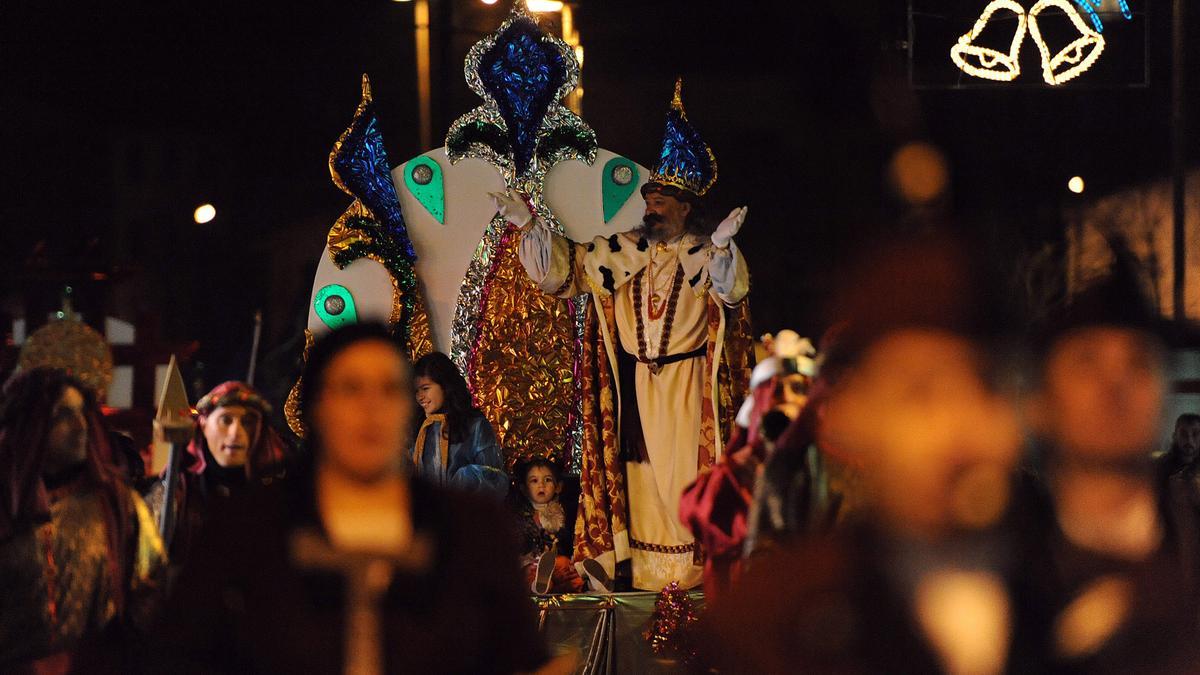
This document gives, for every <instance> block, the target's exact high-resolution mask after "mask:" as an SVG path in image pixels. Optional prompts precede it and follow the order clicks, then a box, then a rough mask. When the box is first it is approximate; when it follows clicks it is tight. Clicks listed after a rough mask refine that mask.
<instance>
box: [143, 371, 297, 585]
mask: <svg viewBox="0 0 1200 675" xmlns="http://www.w3.org/2000/svg"><path fill="white" fill-rule="evenodd" d="M270 415H271V404H270V403H268V402H267V401H266V399H264V398H263V397H262V395H261V394H259V393H258V391H256V390H255V389H254V388H253V387H251V386H249V385H247V384H244V383H242V382H233V381H231V382H225V383H222V384H219V385H217V386H216V387H214V388H213V390H212V391H210V392H208V393H207V394H205V395H204V396H203V397H202V398H201V399H200V401H199V402H197V403H196V422H195V427H194V431H193V435H192V440H191V442H190V443H189V444H188V446H187V453H186V454H185V455H184V457H183V460H184V462H183V466H182V467H181V468H180V470H179V472H178V473H177V474H176V477H175V480H176V481H178V483H177V486H178V490H177V491H176V492H175V512H174V513H175V517H174V519H173V520H174V522H173V525H174V526H173V527H172V528H171V531H170V532H168V534H167V537H166V539H167V541H168V542H169V546H170V554H171V565H172V566H173V567H178V566H181V565H183V563H184V562H185V561H186V560H187V556H188V551H189V550H190V548H191V545H192V542H193V541H194V540H195V538H196V536H197V535H198V534H199V532H200V528H201V526H202V525H203V524H204V520H205V518H206V517H207V515H208V513H209V511H210V510H211V509H212V507H213V505H214V504H215V503H216V502H218V501H223V500H227V499H229V498H230V497H231V496H232V495H233V494H234V493H236V492H239V491H241V490H243V489H245V487H246V486H247V485H249V484H253V483H270V482H271V481H274V480H277V479H279V478H282V477H283V475H284V472H285V469H284V465H285V457H286V456H287V454H288V448H287V446H286V445H285V444H284V441H283V439H282V438H280V436H279V434H277V433H276V432H275V430H274V429H272V428H271V426H270V424H269V423H268V422H267V420H268V418H270ZM166 482H167V474H166V471H165V470H164V471H163V474H162V475H161V476H159V478H158V480H157V481H155V482H154V484H153V485H152V486H151V488H150V490H149V491H148V492H147V494H146V502H147V504H149V505H150V509H151V511H152V512H153V513H154V516H155V522H158V517H159V515H160V513H161V511H162V508H163V499H164V495H165V493H166Z"/></svg>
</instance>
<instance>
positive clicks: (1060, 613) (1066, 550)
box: [1028, 240, 1200, 673]
mask: <svg viewBox="0 0 1200 675" xmlns="http://www.w3.org/2000/svg"><path fill="white" fill-rule="evenodd" d="M1110 244H1111V246H1112V249H1113V254H1114V262H1113V266H1112V269H1111V270H1110V271H1109V273H1108V274H1107V275H1105V276H1103V277H1100V278H1098V279H1096V280H1094V281H1093V282H1092V283H1091V284H1089V285H1088V286H1086V287H1085V288H1084V289H1082V290H1081V291H1080V292H1079V293H1077V294H1076V295H1075V296H1074V297H1073V298H1071V299H1070V301H1069V302H1068V303H1067V305H1066V306H1065V307H1063V308H1062V309H1061V311H1058V312H1056V313H1055V314H1054V316H1053V318H1052V319H1051V320H1050V321H1048V322H1047V323H1046V324H1045V325H1043V326H1042V327H1041V328H1040V330H1039V331H1038V333H1037V335H1036V340H1035V344H1036V347H1037V357H1038V358H1037V366H1038V367H1037V376H1036V378H1035V381H1034V387H1033V391H1031V392H1030V395H1029V402H1028V409H1029V418H1030V421H1031V425H1032V427H1033V431H1034V433H1035V434H1036V436H1037V438H1038V440H1039V442H1040V444H1041V448H1042V454H1043V458H1042V462H1041V464H1042V467H1041V470H1040V472H1039V473H1040V475H1041V478H1042V480H1043V483H1044V488H1045V491H1046V493H1047V494H1048V496H1049V501H1050V510H1051V515H1050V518H1051V523H1050V526H1049V527H1048V528H1046V533H1045V537H1046V540H1047V541H1046V549H1045V558H1044V559H1041V560H1035V561H1034V562H1033V564H1032V565H1031V572H1036V574H1033V573H1031V575H1030V578H1031V579H1034V580H1037V581H1038V582H1039V583H1041V584H1043V585H1044V589H1043V591H1042V592H1041V593H1040V595H1041V596H1042V597H1044V598H1046V601H1047V603H1048V606H1049V609H1050V613H1051V615H1052V616H1053V625H1052V628H1051V631H1050V635H1051V637H1052V640H1053V647H1054V659H1055V663H1056V664H1058V665H1060V666H1061V667H1063V668H1064V669H1070V670H1071V671H1072V672H1114V673H1116V672H1139V673H1158V672H1163V673H1166V672H1185V671H1193V670H1195V667H1196V664H1197V663H1200V650H1197V648H1196V646H1195V639H1194V638H1195V634H1196V628H1197V625H1196V624H1197V616H1198V614H1197V603H1196V595H1195V588H1194V584H1195V574H1194V571H1192V572H1191V573H1189V572H1188V571H1187V570H1186V569H1183V568H1182V565H1181V562H1180V560H1179V557H1178V551H1177V550H1175V549H1174V547H1172V546H1171V545H1170V540H1169V537H1168V535H1169V532H1168V530H1167V529H1166V525H1165V523H1164V520H1163V518H1162V513H1161V511H1160V503H1159V501H1158V500H1159V495H1158V491H1157V489H1156V488H1157V485H1156V480H1155V479H1156V477H1155V472H1154V464H1153V460H1152V458H1151V454H1152V452H1153V450H1154V446H1155V444H1156V443H1157V436H1158V430H1159V428H1160V425H1161V423H1162V415H1163V411H1164V400H1165V395H1166V384H1167V380H1166V372H1167V371H1166V368H1167V351H1166V348H1167V343H1166V339H1165V338H1166V337H1167V335H1169V333H1168V329H1167V326H1166V325H1165V322H1164V321H1163V320H1162V319H1161V318H1160V317H1159V316H1158V314H1157V312H1156V311H1155V310H1154V308H1153V307H1152V306H1151V304H1150V302H1149V300H1148V298H1147V296H1146V294H1145V293H1144V291H1143V288H1142V280H1141V279H1140V278H1139V273H1138V264H1137V261H1136V260H1135V259H1134V257H1133V254H1132V252H1130V251H1129V250H1128V248H1127V247H1126V246H1125V244H1124V242H1122V241H1120V240H1115V241H1112V242H1110ZM1101 617H1102V620H1100V619H1101Z"/></svg>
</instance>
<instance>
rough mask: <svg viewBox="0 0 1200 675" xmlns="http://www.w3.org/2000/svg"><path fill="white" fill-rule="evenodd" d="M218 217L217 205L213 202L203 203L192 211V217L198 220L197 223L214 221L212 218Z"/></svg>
mask: <svg viewBox="0 0 1200 675" xmlns="http://www.w3.org/2000/svg"><path fill="white" fill-rule="evenodd" d="M216 217H217V207H215V206H213V205H212V204H201V205H200V206H197V207H196V210H195V211H194V212H192V218H193V219H194V220H195V221H196V224H197V225H204V224H205V223H210V222H212V219H213V218H216Z"/></svg>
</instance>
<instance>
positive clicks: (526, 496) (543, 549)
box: [513, 457, 612, 594]
mask: <svg viewBox="0 0 1200 675" xmlns="http://www.w3.org/2000/svg"><path fill="white" fill-rule="evenodd" d="M513 477H514V480H515V482H516V484H517V488H518V489H517V490H515V491H513V492H514V493H515V494H518V495H519V496H518V497H517V499H516V500H515V510H516V513H517V517H518V519H519V526H520V536H521V567H522V569H524V570H525V577H526V579H528V580H529V585H530V590H532V591H533V592H534V593H538V594H547V593H580V592H582V591H583V590H584V589H585V588H586V587H588V586H589V585H590V588H591V590H593V591H597V592H604V593H611V592H612V582H611V581H609V576H608V573H607V572H605V570H604V567H603V566H602V565H600V563H599V562H597V561H595V560H592V559H590V558H589V559H587V560H585V561H584V562H583V568H584V572H585V573H586V574H587V576H588V579H589V581H590V584H588V583H585V582H584V579H583V577H581V576H580V575H579V572H578V571H577V570H576V569H575V565H574V564H572V562H571V555H572V542H573V541H574V534H575V524H574V523H573V522H569V519H568V518H567V515H566V511H565V510H564V509H563V506H562V503H561V502H560V501H559V496H560V495H561V493H562V475H561V473H560V472H559V468H558V466H557V465H555V464H554V463H553V462H551V461H549V460H547V459H545V458H542V457H535V458H533V459H529V460H525V461H523V462H520V463H518V464H517V466H516V468H515V470H514V472H513Z"/></svg>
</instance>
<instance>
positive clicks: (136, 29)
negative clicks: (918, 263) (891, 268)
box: [0, 0, 1200, 386]
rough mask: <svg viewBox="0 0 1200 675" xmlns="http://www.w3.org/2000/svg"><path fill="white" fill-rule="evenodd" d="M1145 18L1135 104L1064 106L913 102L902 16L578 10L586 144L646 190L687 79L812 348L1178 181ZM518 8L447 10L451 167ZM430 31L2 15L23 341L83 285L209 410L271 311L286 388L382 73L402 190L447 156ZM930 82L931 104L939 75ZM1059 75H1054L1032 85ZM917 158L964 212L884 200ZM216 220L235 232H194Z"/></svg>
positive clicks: (589, 2)
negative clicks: (1068, 215) (920, 284)
mask: <svg viewBox="0 0 1200 675" xmlns="http://www.w3.org/2000/svg"><path fill="white" fill-rule="evenodd" d="M954 2H955V3H956V4H963V5H965V4H970V5H971V6H972V7H973V6H974V5H975V4H978V5H979V9H981V8H982V7H983V5H984V4H986V3H985V2H984V0H954ZM1027 4H1028V3H1027ZM1133 4H1134V6H1135V9H1137V10H1139V11H1144V12H1145V16H1144V17H1140V19H1139V20H1140V21H1143V22H1144V34H1145V35H1146V36H1147V42H1146V45H1145V52H1144V53H1141V52H1138V54H1139V58H1142V59H1144V63H1143V64H1142V67H1141V72H1143V73H1144V74H1145V75H1146V78H1145V79H1144V82H1141V83H1138V84H1139V85H1141V86H1128V85H1129V84H1130V80H1129V78H1128V77H1127V76H1125V75H1116V76H1113V77H1112V80H1111V81H1108V80H1106V79H1105V78H1106V77H1108V76H1103V75H1102V76H1098V77H1097V78H1092V79H1091V81H1090V84H1088V85H1086V86H1085V85H1082V84H1081V85H1080V86H1069V87H1067V88H1064V89H1062V90H1054V91H1050V90H1047V89H1045V88H1044V87H1036V86H1035V87H1024V86H1022V87H990V88H981V89H969V90H954V89H946V88H933V89H915V88H913V87H912V86H910V83H909V76H910V72H909V67H908V66H909V64H908V44H907V42H906V40H907V36H908V22H907V14H906V3H905V2H904V1H903V0H886V1H885V0H879V1H877V2H874V1H867V0H858V1H856V0H836V1H833V2H828V3H820V2H803V3H798V2H753V3H751V2H744V3H729V2H721V3H716V2H712V3H703V2H682V1H662V2H622V1H616V2H614V1H612V0H580V3H579V6H578V9H577V11H576V22H577V27H578V30H579V32H580V34H581V37H582V43H583V45H584V47H585V50H586V52H585V67H584V71H583V78H582V84H583V86H584V88H585V96H584V100H583V116H584V118H585V119H586V120H587V121H588V122H589V124H590V125H591V126H592V127H593V128H594V129H595V130H596V132H597V134H598V137H599V141H600V144H601V145H602V146H603V147H606V148H609V149H612V150H614V151H616V152H619V153H621V154H624V155H627V156H629V157H632V158H634V159H636V160H638V161H640V162H642V163H643V164H646V165H651V164H652V163H653V157H654V156H655V155H656V152H657V148H658V143H659V140H660V138H661V132H662V122H663V113H664V111H665V108H666V105H667V103H668V101H669V99H670V95H671V87H672V84H673V81H674V78H675V76H676V75H682V76H683V77H684V79H685V101H686V104H687V109H688V112H689V116H690V118H691V120H692V121H693V123H694V124H695V125H696V126H697V127H698V128H699V129H700V131H701V132H702V134H703V135H704V136H705V138H706V140H707V141H708V142H709V143H710V144H711V146H712V147H713V149H714V151H715V153H716V155H717V158H718V161H719V163H720V176H721V177H720V181H719V183H718V185H717V187H716V188H715V189H714V191H713V192H712V193H711V195H712V196H711V203H712V206H713V208H714V210H715V211H717V212H720V213H723V212H725V211H727V210H728V209H729V208H732V207H734V206H738V205H741V204H743V203H744V204H749V205H750V207H751V208H750V217H749V220H748V221H747V224H746V226H745V229H744V230H743V232H742V233H741V234H740V235H739V243H740V245H741V246H742V247H743V249H744V251H745V254H746V257H747V259H748V261H749V263H750V266H751V270H752V274H753V281H754V286H753V291H752V295H751V303H752V308H753V311H754V314H755V317H756V324H757V325H756V328H757V330H758V331H759V332H766V331H773V330H778V329H780V328H783V327H794V328H797V329H798V330H800V331H801V332H802V333H804V334H811V335H815V334H818V333H819V331H821V330H822V329H823V328H824V326H823V325H822V319H821V315H820V312H819V311H818V310H819V306H820V300H821V298H822V297H823V295H824V293H825V292H826V291H827V290H828V288H829V285H830V283H831V279H832V278H833V277H834V275H835V274H836V272H837V271H838V270H839V269H841V268H842V267H843V266H844V265H845V263H846V261H847V259H848V258H849V257H850V256H851V255H852V254H853V253H854V251H855V250H857V249H859V248H861V247H862V245H863V244H864V243H866V242H870V241H878V240H882V239H886V238H887V237H890V236H894V235H895V234H896V233H898V232H902V231H905V230H908V229H912V228H914V227H919V226H921V225H922V224H924V223H927V222H930V221H944V222H949V223H951V224H953V226H955V227H958V228H961V229H963V230H965V231H969V232H971V233H973V234H976V235H978V236H980V237H981V238H983V239H985V240H986V241H988V242H990V245H991V246H992V248H993V250H994V251H995V254H996V257H997V260H999V261H1000V262H1001V263H1002V266H1003V265H1004V264H1011V265H1014V266H1015V265H1017V263H1018V262H1019V261H1020V260H1022V259H1024V258H1026V257H1028V256H1029V255H1030V254H1031V253H1032V252H1035V251H1038V250H1041V249H1042V248H1043V247H1044V246H1047V245H1048V246H1051V247H1053V246H1056V245H1058V244H1059V243H1060V242H1061V239H1062V229H1063V216H1062V214H1063V209H1064V207H1066V206H1069V205H1070V204H1071V203H1072V200H1078V199H1081V198H1079V197H1075V196H1074V195H1071V194H1070V193H1068V192H1067V190H1066V183H1067V180H1068V178H1070V177H1071V176H1073V175H1076V174H1079V175H1082V176H1085V177H1086V179H1087V182H1088V192H1087V194H1086V198H1094V197H1096V196H1098V195H1101V194H1104V193H1107V192H1110V191H1112V190H1115V189H1118V188H1120V187H1123V186H1127V185H1131V184H1135V183H1138V182H1143V181H1145V180H1149V179H1155V178H1162V177H1164V176H1165V175H1166V172H1167V170H1168V167H1169V149H1170V147H1169V127H1168V122H1169V115H1168V113H1169V103H1170V91H1169V86H1168V83H1169V77H1170V70H1169V67H1170V53H1169V49H1168V48H1169V35H1170V15H1169V7H1168V6H1167V4H1166V3H1164V2H1159V3H1157V4H1154V5H1153V6H1150V5H1149V4H1148V2H1142V3H1139V2H1136V0H1135V2H1134V3H1133ZM507 5H508V3H507V2H506V0H500V2H499V3H497V4H496V5H493V6H485V5H483V4H482V3H481V2H480V0H431V8H432V30H433V33H432V36H433V54H434V59H433V90H434V123H433V128H434V135H435V142H434V145H440V144H441V142H442V136H443V134H444V132H445V130H446V129H447V128H448V127H449V124H450V123H451V122H452V121H453V120H454V119H455V118H456V117H457V116H459V115H461V114H463V113H465V112H467V111H468V110H470V109H471V108H473V107H474V106H476V105H478V104H479V101H478V99H476V98H475V97H474V95H473V94H471V93H470V92H469V91H468V90H467V88H466V85H465V83H464V80H463V75H462V64H463V58H464V56H465V54H466V51H467V49H468V48H469V47H470V45H471V44H473V43H474V42H475V41H476V40H478V39H479V38H480V37H481V36H482V35H483V34H484V33H486V32H490V31H491V30H493V29H494V28H495V27H497V26H498V25H499V24H500V22H501V21H502V20H503V18H504V16H505V14H506V13H507V9H508V7H507ZM412 7H413V5H412V3H396V2H388V1H386V0H371V1H365V0H357V1H343V2H295V3H274V2H245V1H241V2H223V1H220V0H217V1H211V2H177V1H171V0H165V1H160V2H153V3H152V2H139V3H131V2H108V3H59V4H53V5H52V4H47V3H44V2H28V1H24V0H19V1H14V0H8V1H6V2H4V3H2V4H0V77H2V79H0V111H2V117H0V122H2V124H0V157H2V158H3V161H0V167H2V168H0V184H2V185H3V186H4V192H3V195H4V198H3V199H2V200H0V231H2V233H3V234H2V235H0V237H2V238H0V251H2V255H3V258H2V261H3V262H2V265H0V267H2V268H3V272H2V273H0V279H3V284H4V285H3V288H2V289H0V291H2V295H0V301H2V303H3V304H2V305H0V314H4V315H5V316H3V317H0V318H3V319H4V324H3V325H4V331H5V332H8V330H9V329H8V326H10V324H11V318H13V317H16V316H26V317H28V320H29V322H30V324H31V329H32V328H34V327H36V326H37V325H40V324H41V323H43V322H44V320H45V317H46V316H47V315H48V314H49V313H50V312H52V311H54V310H55V309H57V308H58V307H59V305H60V303H61V293H62V288H63V287H64V286H65V285H71V286H72V287H73V288H74V289H75V305H76V308H77V309H79V310H80V311H81V312H83V313H84V315H85V318H86V319H87V320H88V321H89V322H93V323H97V322H98V321H99V320H100V318H101V317H102V316H103V315H104V314H109V315H113V316H118V317H120V318H122V319H124V320H127V321H131V322H134V323H136V324H137V325H138V326H139V331H140V339H144V340H146V341H156V342H157V343H161V344H164V345H174V344H180V343H184V342H188V341H193V340H195V341H199V345H200V346H199V351H198V352H197V353H196V355H195V363H202V364H204V367H203V369H202V370H201V371H200V375H199V376H198V377H199V379H200V380H204V381H205V382H204V383H205V384H207V385H209V386H211V385H212V384H215V383H216V382H218V381H220V380H221V379H224V378H227V377H241V376H244V370H245V364H246V362H247V359H248V355H249V345H250V338H251V333H252V326H253V315H254V312H255V310H257V309H261V310H262V312H263V315H264V337H263V345H262V354H263V356H262V358H263V362H264V366H263V367H264V371H263V374H262V376H263V377H264V378H268V379H271V378H273V379H274V380H277V381H279V382H283V381H284V380H287V379H288V377H290V371H291V369H292V368H293V366H294V363H295V358H296V354H298V349H299V346H300V343H301V340H302V337H301V333H302V330H303V326H304V323H305V318H306V303H307V301H308V296H309V291H310V284H311V280H312V274H313V271H314V270H315V266H316V261H317V256H318V255H319V254H320V251H321V248H322V245H323V242H324V236H325V233H326V231H327V230H328V228H329V226H330V225H331V224H332V223H333V221H334V219H335V218H336V217H337V216H338V215H339V214H340V213H341V211H342V210H343V209H344V208H345V206H346V205H347V203H348V201H349V199H348V198H347V197H346V196H345V195H344V194H343V193H341V192H340V191H339V190H338V189H337V188H336V187H334V185H333V184H332V183H331V182H330V179H329V173H328V168H327V156H328V153H329V150H330V147H331V146H332V144H333V142H334V140H335V139H336V138H337V137H338V135H339V134H340V133H341V131H342V130H343V129H344V128H345V127H346V125H347V124H348V123H349V121H350V119H351V117H352V115H353V112H354V109H355V106H356V105H357V103H358V98H359V77H360V74H361V73H362V72H367V73H369V74H370V76H371V79H372V82H373V84H374V90H375V98H376V101H377V102H378V105H379V114H380V117H381V125H382V128H383V132H384V135H385V138H386V140H387V144H388V151H389V155H390V159H391V161H392V163H393V164H399V163H401V162H403V161H405V160H407V159H408V158H410V157H412V156H414V155H416V154H418V153H420V152H422V151H424V150H426V149H427V148H422V147H419V144H418V138H417V125H416V120H417V107H416V96H415V75H414V59H413V37H412ZM967 13H968V14H971V13H977V10H972V12H967ZM1192 14H1193V16H1192V18H1193V19H1195V18H1197V16H1196V15H1197V14H1200V12H1193V13H1192ZM1193 24H1194V25H1193V26H1192V27H1191V28H1192V35H1197V34H1200V33H1198V32H1197V31H1196V29H1197V28H1200V26H1197V25H1195V24H1196V22H1195V21H1193ZM920 37H921V36H920V35H918V38H920ZM1138 37H1139V39H1140V35H1138ZM917 46H920V42H919V41H918V43H917ZM1025 48H1026V49H1027V50H1030V53H1031V54H1032V53H1035V52H1036V49H1034V48H1033V47H1032V43H1027V44H1026V46H1025ZM914 51H916V50H914ZM935 51H936V50H935ZM1115 54H1118V52H1117V51H1114V52H1113V54H1110V55H1106V57H1107V56H1111V57H1112V58H1117V57H1116V56H1114V55H1115ZM1198 58H1200V57H1198ZM947 60H948V59H947ZM916 65H917V70H915V71H914V73H915V75H918V76H919V75H920V74H922V73H924V72H927V69H928V68H936V67H939V66H944V64H940V62H939V63H937V64H926V63H922V62H918V63H917V64H916ZM1039 75H1040V72H1039V71H1038V69H1037V68H1036V65H1034V67H1031V68H1027V71H1026V74H1025V77H1024V78H1023V79H1025V80H1028V81H1030V82H1032V83H1034V84H1036V82H1037V81H1038V78H1039ZM1087 79H1088V78H1086V77H1085V78H1081V80H1087ZM1191 79H1192V82H1191V86H1190V89H1189V92H1190V98H1191V99H1192V101H1191V105H1192V106H1193V107H1192V109H1193V110H1197V109H1200V108H1197V107H1195V106H1196V104H1197V103H1200V101H1196V100H1195V99H1196V98H1197V97H1196V88H1195V81H1196V78H1195V77H1193V78H1191ZM1097 85H1099V86H1097ZM1106 85H1112V86H1106ZM912 140H926V141H929V142H931V143H933V144H934V145H936V146H938V147H940V148H941V149H942V151H943V152H944V153H945V154H946V156H947V158H948V160H949V165H950V170H951V186H950V190H949V192H948V193H947V196H946V197H945V198H944V199H943V200H941V201H940V202H938V203H936V204H934V205H932V206H930V207H925V208H922V209H913V208H911V207H909V206H907V205H906V204H904V203H903V202H902V201H901V200H900V199H898V198H897V197H896V196H895V194H894V192H893V190H892V188H891V187H890V184H889V182H888V179H887V162H888V160H889V158H890V157H891V156H892V154H893V153H894V152H895V151H896V149H897V148H899V147H900V146H901V145H903V144H904V143H906V142H909V141H912ZM1190 150H1194V143H1193V146H1192V148H1190ZM1189 154H1192V155H1194V152H1190V153H1189ZM203 202H212V203H213V204H215V205H216V206H217V209H218V216H217V218H216V220H214V221H213V222H212V223H209V224H207V225H196V224H195V223H193V222H192V211H193V209H194V208H195V207H196V206H197V205H199V204H201V203H203ZM1059 250H1060V249H1059ZM12 352H13V350H12V349H9V350H8V354H9V357H8V361H7V362H6V363H3V364H0V365H2V366H4V367H5V368H7V367H9V366H11V356H12Z"/></svg>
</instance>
